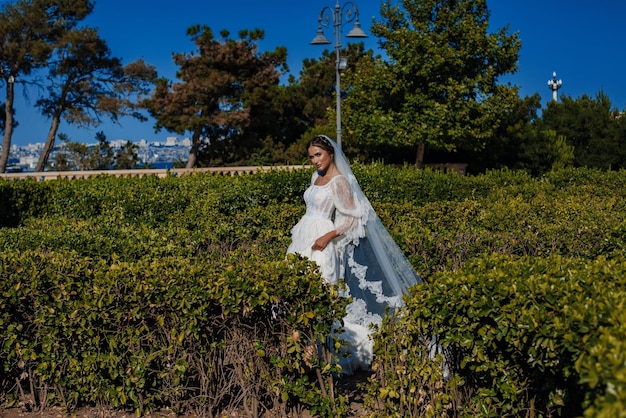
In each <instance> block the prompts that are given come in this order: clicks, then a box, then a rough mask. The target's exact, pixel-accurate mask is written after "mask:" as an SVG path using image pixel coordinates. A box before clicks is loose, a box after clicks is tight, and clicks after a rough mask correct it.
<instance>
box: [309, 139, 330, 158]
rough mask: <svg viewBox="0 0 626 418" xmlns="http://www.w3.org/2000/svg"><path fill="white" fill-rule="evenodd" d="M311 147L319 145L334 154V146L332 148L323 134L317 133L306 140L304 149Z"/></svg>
mask: <svg viewBox="0 0 626 418" xmlns="http://www.w3.org/2000/svg"><path fill="white" fill-rule="evenodd" d="M311 147H320V148H321V149H323V150H324V151H326V152H327V153H329V154H332V155H335V148H333V144H331V143H330V141H329V140H328V139H327V138H326V137H325V136H324V135H318V136H316V137H315V138H313V139H311V140H310V141H309V142H307V144H306V149H307V150H308V149H309V148H311Z"/></svg>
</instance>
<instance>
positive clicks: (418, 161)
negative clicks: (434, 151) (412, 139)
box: [415, 143, 426, 169]
mask: <svg viewBox="0 0 626 418" xmlns="http://www.w3.org/2000/svg"><path fill="white" fill-rule="evenodd" d="M425 150H426V144H424V143H420V144H419V145H418V146H417V156H416V158H415V165H416V166H417V168H420V169H421V168H424V152H425Z"/></svg>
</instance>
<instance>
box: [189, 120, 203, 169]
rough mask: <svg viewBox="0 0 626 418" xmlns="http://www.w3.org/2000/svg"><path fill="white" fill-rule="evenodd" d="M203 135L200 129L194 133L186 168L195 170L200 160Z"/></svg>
mask: <svg viewBox="0 0 626 418" xmlns="http://www.w3.org/2000/svg"><path fill="white" fill-rule="evenodd" d="M201 133H202V130H201V129H200V128H198V129H196V130H195V131H194V132H193V137H192V138H191V149H190V150H189V158H188V159H187V165H186V166H185V168H193V167H194V166H195V165H196V161H197V160H198V151H200V140H201V138H200V134H201Z"/></svg>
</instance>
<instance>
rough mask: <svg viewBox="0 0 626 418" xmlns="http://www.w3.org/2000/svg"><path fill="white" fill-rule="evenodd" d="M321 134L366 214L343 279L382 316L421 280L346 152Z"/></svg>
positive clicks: (347, 246)
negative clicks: (370, 200)
mask: <svg viewBox="0 0 626 418" xmlns="http://www.w3.org/2000/svg"><path fill="white" fill-rule="evenodd" d="M322 136H324V138H326V139H327V140H328V141H329V142H330V143H331V144H332V146H333V148H334V149H335V166H336V167H337V169H338V170H339V172H340V173H341V174H342V175H343V176H344V177H346V178H347V179H348V181H349V182H350V186H351V187H352V191H353V193H354V199H355V201H356V202H357V205H358V206H360V208H361V210H362V214H363V216H362V218H361V225H362V226H363V229H364V234H358V236H352V237H349V239H348V242H346V243H345V248H344V251H345V256H346V257H344V258H345V260H346V265H345V272H344V281H345V282H346V284H347V286H348V290H349V292H350V296H352V297H353V298H354V299H355V300H356V299H362V300H363V301H364V302H365V304H366V306H367V311H369V313H373V314H375V315H380V316H382V315H384V312H385V308H386V306H390V307H392V308H398V307H401V306H402V305H403V299H402V298H403V295H404V294H406V293H407V291H408V289H409V288H410V287H411V286H413V285H414V284H416V283H418V282H421V281H422V280H421V279H420V277H419V276H418V275H417V273H416V272H415V270H414V269H413V267H412V266H411V264H410V263H409V261H408V260H407V258H406V257H405V255H404V253H403V252H402V250H401V249H400V247H399V246H398V244H396V242H395V241H394V240H393V238H392V237H391V235H390V234H389V232H388V231H387V230H386V229H385V227H384V226H383V224H382V222H381V221H380V219H379V218H378V216H377V215H376V212H375V211H374V208H373V207H372V205H371V204H370V202H369V200H368V199H367V197H366V196H365V194H364V193H363V191H362V190H361V187H360V186H359V183H358V181H357V179H356V177H355V176H354V174H353V173H352V169H351V168H350V165H349V163H348V161H347V159H346V157H345V155H344V153H343V151H342V150H341V149H340V148H339V147H338V146H337V144H336V143H335V142H334V141H333V140H331V139H330V138H329V137H327V136H325V135H322ZM363 235H364V236H363ZM375 322H378V321H375Z"/></svg>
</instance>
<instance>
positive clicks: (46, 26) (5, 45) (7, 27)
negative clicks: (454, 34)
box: [0, 0, 93, 173]
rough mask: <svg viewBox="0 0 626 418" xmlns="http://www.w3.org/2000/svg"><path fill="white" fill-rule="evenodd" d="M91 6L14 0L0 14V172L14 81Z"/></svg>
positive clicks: (85, 1) (84, 0) (83, 1)
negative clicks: (1, 94)
mask: <svg viewBox="0 0 626 418" xmlns="http://www.w3.org/2000/svg"><path fill="white" fill-rule="evenodd" d="M92 9H93V2H92V1H89V0H73V1H67V0H18V1H17V2H15V3H8V4H4V5H3V6H2V12H1V13H0V45H1V47H0V78H1V79H2V80H3V81H4V83H5V86H6V99H5V107H4V109H5V120H4V137H3V142H2V154H0V172H1V173H3V172H4V171H5V170H6V165H7V162H8V160H9V150H10V148H11V138H12V136H13V128H14V127H15V121H14V109H13V103H14V96H15V84H16V83H21V82H23V80H22V78H23V77H25V76H28V75H29V74H31V72H32V71H33V70H34V69H36V68H39V67H42V66H44V65H45V64H46V61H47V59H48V57H49V56H50V54H51V52H52V49H53V45H54V44H55V42H56V40H57V39H58V38H59V37H60V36H62V35H63V34H64V33H65V32H66V31H67V30H70V29H72V28H74V27H75V26H76V25H77V23H78V21H80V20H81V19H83V18H84V17H85V16H87V15H88V14H89V13H90V12H91V11H92Z"/></svg>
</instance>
